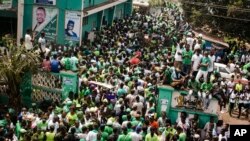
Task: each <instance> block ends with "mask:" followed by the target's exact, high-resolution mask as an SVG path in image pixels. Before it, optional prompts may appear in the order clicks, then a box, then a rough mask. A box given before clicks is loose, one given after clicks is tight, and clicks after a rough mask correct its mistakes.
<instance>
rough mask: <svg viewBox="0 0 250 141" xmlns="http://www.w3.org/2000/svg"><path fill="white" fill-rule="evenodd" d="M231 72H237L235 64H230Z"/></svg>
mask: <svg viewBox="0 0 250 141" xmlns="http://www.w3.org/2000/svg"><path fill="white" fill-rule="evenodd" d="M229 70H230V71H231V72H234V70H235V64H234V63H230V64H229Z"/></svg>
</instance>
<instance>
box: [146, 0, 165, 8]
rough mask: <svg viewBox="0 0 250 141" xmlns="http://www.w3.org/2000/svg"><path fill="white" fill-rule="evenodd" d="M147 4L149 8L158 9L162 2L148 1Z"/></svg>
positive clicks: (160, 0)
mask: <svg viewBox="0 0 250 141" xmlns="http://www.w3.org/2000/svg"><path fill="white" fill-rule="evenodd" d="M148 3H149V5H150V6H151V7H158V6H163V4H164V0H149V1H148Z"/></svg>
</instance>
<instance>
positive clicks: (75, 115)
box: [66, 113, 78, 125]
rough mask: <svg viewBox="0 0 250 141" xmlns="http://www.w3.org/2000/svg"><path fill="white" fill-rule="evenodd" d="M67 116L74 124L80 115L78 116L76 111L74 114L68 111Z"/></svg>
mask: <svg viewBox="0 0 250 141" xmlns="http://www.w3.org/2000/svg"><path fill="white" fill-rule="evenodd" d="M66 117H67V119H68V120H69V124H70V125H73V124H74V123H75V121H76V120H78V117H77V114H76V113H75V114H73V115H72V114H71V113H68V114H67V116H66Z"/></svg>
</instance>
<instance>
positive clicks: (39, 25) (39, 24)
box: [32, 6, 58, 41]
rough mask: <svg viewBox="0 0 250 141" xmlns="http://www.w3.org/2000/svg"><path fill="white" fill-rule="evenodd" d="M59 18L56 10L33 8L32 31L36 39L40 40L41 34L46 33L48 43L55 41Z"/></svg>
mask: <svg viewBox="0 0 250 141" xmlns="http://www.w3.org/2000/svg"><path fill="white" fill-rule="evenodd" d="M57 16H58V10H57V9H56V8H50V7H44V6H35V7H34V8H33V23H32V30H33V35H34V36H35V38H39V35H40V33H41V32H44V33H45V39H46V40H47V41H55V39H56V35H57Z"/></svg>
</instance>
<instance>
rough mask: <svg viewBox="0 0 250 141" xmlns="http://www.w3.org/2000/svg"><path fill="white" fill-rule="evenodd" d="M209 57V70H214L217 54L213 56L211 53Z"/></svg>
mask: <svg viewBox="0 0 250 141" xmlns="http://www.w3.org/2000/svg"><path fill="white" fill-rule="evenodd" d="M208 58H209V59H210V64H209V67H208V71H209V72H211V71H213V70H214V62H215V56H214V55H213V56H211V55H209V56H208Z"/></svg>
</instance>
